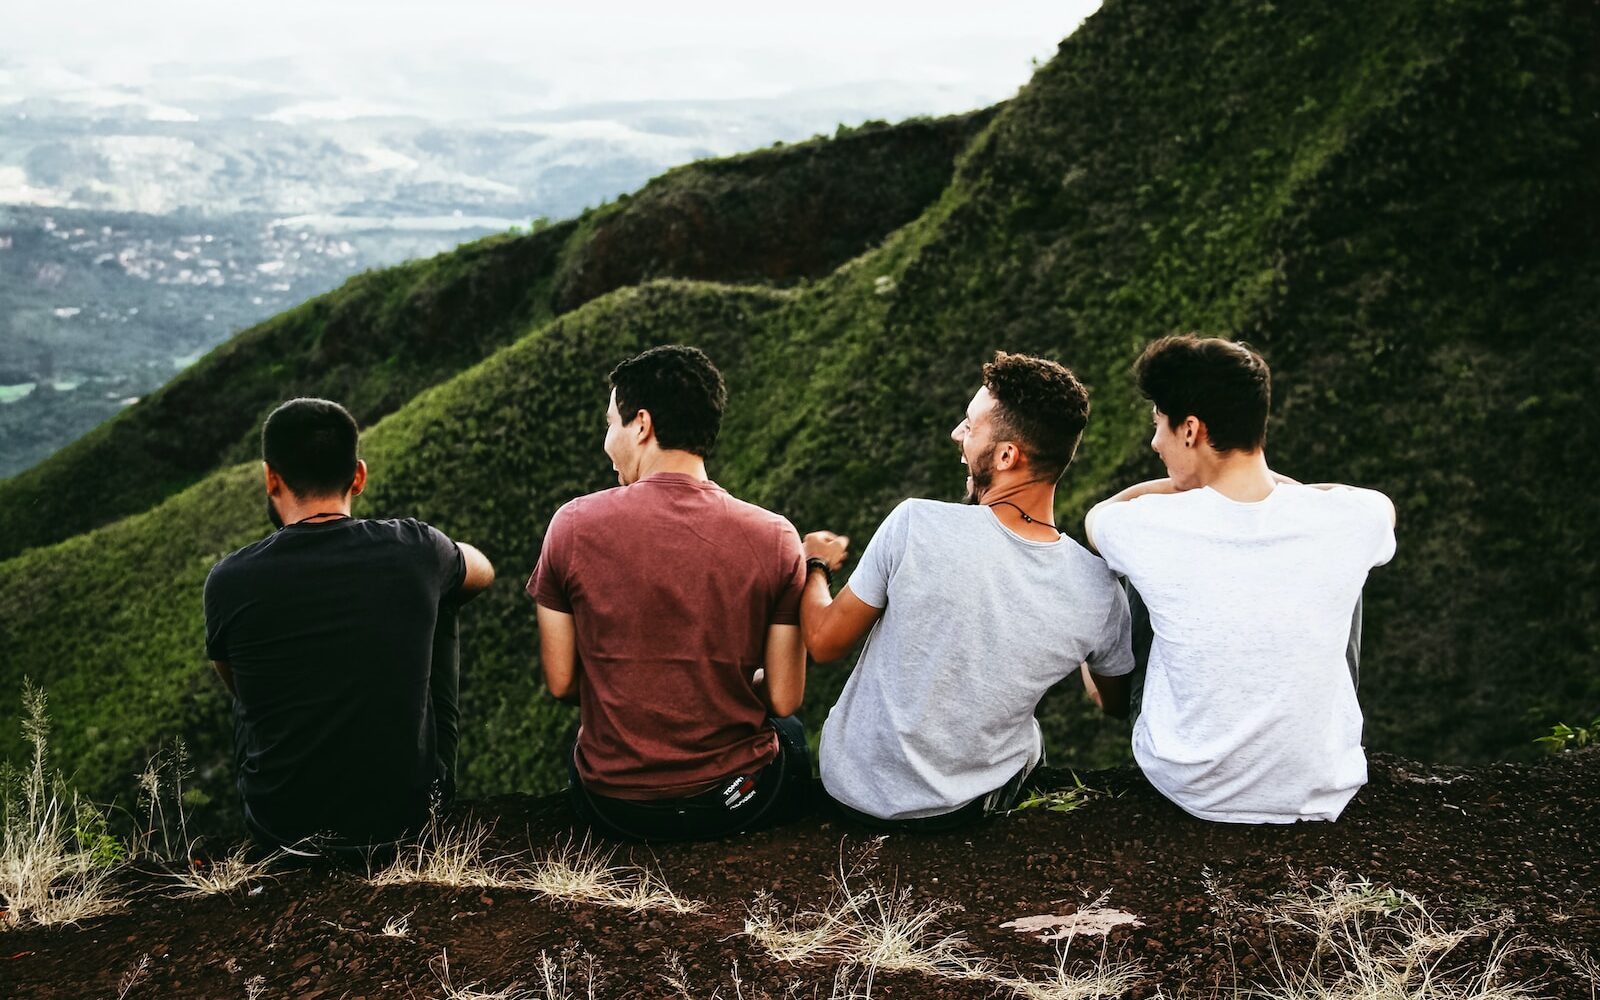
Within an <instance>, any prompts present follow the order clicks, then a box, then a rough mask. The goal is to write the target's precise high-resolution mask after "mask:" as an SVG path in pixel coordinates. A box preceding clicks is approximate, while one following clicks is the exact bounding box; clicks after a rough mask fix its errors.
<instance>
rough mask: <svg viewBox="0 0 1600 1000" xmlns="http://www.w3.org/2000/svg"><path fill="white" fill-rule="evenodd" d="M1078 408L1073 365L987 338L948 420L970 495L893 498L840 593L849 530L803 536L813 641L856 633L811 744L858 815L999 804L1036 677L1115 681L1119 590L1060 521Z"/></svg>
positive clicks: (884, 820) (1030, 761) (1022, 770)
mask: <svg viewBox="0 0 1600 1000" xmlns="http://www.w3.org/2000/svg"><path fill="white" fill-rule="evenodd" d="M1088 415H1089V396H1088V392H1087V391H1086V390H1085V389H1084V387H1083V385H1082V383H1080V382H1079V381H1078V379H1077V378H1076V377H1075V376H1074V375H1073V374H1072V372H1071V371H1070V370H1068V369H1067V368H1065V367H1063V366H1062V365H1059V364H1057V363H1056V362H1054V361H1049V360H1046V359H1044V358H1035V357H1027V356H1025V355H1020V354H1004V353H1002V354H997V355H996V356H995V359H994V360H993V361H992V362H990V363H989V364H987V365H985V366H984V368H983V386H982V387H981V388H979V389H978V391H977V393H976V394H975V395H974V396H973V397H972V401H971V402H970V403H968V405H967V411H966V414H965V416H964V417H963V418H962V420H961V422H960V423H959V424H957V425H956V427H955V429H954V430H953V431H951V434H950V436H951V438H952V439H953V440H954V441H955V442H956V444H957V445H958V446H959V447H960V449H961V460H962V462H963V463H964V464H965V465H966V467H967V474H968V475H967V484H966V485H967V494H968V500H969V501H970V502H969V503H965V504H960V503H944V502H940V501H937V500H907V501H905V502H904V503H902V504H900V505H899V506H898V507H896V508H895V509H894V511H893V512H892V513H890V514H889V516H888V518H887V519H885V520H884V522H883V524H882V525H881V526H880V527H879V528H878V530H877V531H876V532H875V533H874V534H873V536H872V541H871V542H870V543H868V545H867V549H866V552H865V553H863V554H862V556H861V561H860V563H859V564H858V565H857V566H856V569H855V572H854V573H852V574H851V576H850V582H849V584H848V585H847V586H845V588H844V589H843V590H841V591H840V592H839V596H838V598H837V599H834V598H832V597H831V596H830V594H829V588H828V582H827V580H826V579H825V578H826V577H827V576H828V575H829V573H828V569H829V567H830V566H831V565H838V563H839V562H840V561H841V560H842V557H843V546H844V544H845V541H846V540H845V539H843V538H839V537H836V536H834V535H831V534H829V533H827V532H813V533H812V534H810V535H807V536H806V538H805V552H806V556H807V569H806V574H807V576H806V589H805V592H804V595H803V596H802V598H801V602H800V624H801V628H802V631H803V633H804V636H805V642H806V647H807V648H808V649H809V650H810V652H811V655H812V656H813V657H815V658H816V660H817V661H818V662H819V663H826V662H828V661H830V660H836V659H839V658H840V657H842V656H844V655H845V654H846V653H848V652H849V651H850V650H851V649H852V648H853V647H854V646H855V644H856V643H857V642H858V641H859V640H860V639H861V638H862V637H863V636H866V637H867V643H866V646H865V648H863V649H862V651H861V656H860V658H859V659H858V660H857V661H856V665H855V670H854V671H852V672H851V674H850V679H849V680H848V681H847V682H846V683H845V686H844V691H843V692H842V693H841V694H840V695H839V700H838V702H837V703H835V704H834V706H833V708H832V710H831V711H829V713H828V720H827V722H826V724H824V726H823V727H822V744H821V752H820V755H819V757H820V761H821V770H822V784H823V787H824V788H825V789H827V792H828V795H829V796H830V797H832V798H833V800H834V801H835V802H837V803H838V804H839V805H840V806H841V807H842V809H843V811H844V812H845V813H846V815H849V816H851V817H852V818H853V819H855V820H856V821H858V822H862V823H865V824H867V825H870V826H874V827H878V828H887V829H898V830H921V831H935V830H947V829H954V828H956V827H958V826H962V825H965V824H967V823H971V822H977V821H979V820H982V819H983V818H985V817H987V816H992V815H994V814H995V813H998V812H1003V811H1005V810H1007V809H1009V808H1011V806H1012V805H1014V804H1015V802H1016V800H1017V797H1018V794H1019V793H1020V792H1021V790H1022V786H1023V783H1024V782H1025V781H1026V780H1027V777H1028V775H1029V773H1030V772H1031V771H1032V770H1033V768H1034V767H1036V766H1037V765H1038V763H1039V760H1040V758H1041V756H1042V755H1043V752H1044V750H1043V745H1042V742H1041V738H1040V732H1039V725H1038V723H1037V722H1035V721H1034V715H1033V713H1034V709H1035V708H1036V707H1037V705H1038V703H1039V699H1040V698H1041V697H1043V696H1044V693H1045V692H1046V691H1047V690H1049V688H1050V687H1052V686H1053V685H1054V684H1056V683H1057V682H1058V681H1061V680H1063V679H1067V678H1073V677H1076V675H1077V674H1078V673H1079V669H1080V665H1084V664H1086V665H1087V667H1086V669H1085V673H1086V674H1089V675H1091V676H1092V677H1093V678H1094V680H1095V682H1096V683H1097V684H1098V685H1099V686H1100V688H1101V689H1102V691H1103V692H1105V693H1106V694H1108V695H1109V694H1111V693H1113V692H1118V691H1123V690H1124V688H1125V686H1126V683H1127V682H1126V679H1125V678H1126V675H1127V674H1128V673H1129V672H1131V671H1132V670H1133V665H1134V664H1133V651H1132V648H1131V646H1130V644H1129V615H1128V602H1127V598H1126V596H1125V595H1124V593H1123V591H1122V588H1121V587H1120V586H1119V585H1118V583H1117V578H1116V576H1115V575H1113V574H1112V572H1111V571H1110V570H1108V569H1107V568H1106V564H1105V563H1104V562H1102V561H1101V560H1100V559H1099V558H1098V557H1096V556H1095V555H1093V554H1092V553H1090V552H1088V551H1087V550H1086V549H1084V548H1083V547H1082V546H1080V545H1079V544H1078V543H1077V542H1075V541H1073V540H1072V539H1070V538H1067V537H1065V536H1063V535H1062V534H1061V532H1060V531H1058V530H1057V529H1056V527H1055V524H1054V523H1053V522H1054V520H1055V491H1056V483H1057V481H1058V480H1060V478H1061V476H1062V473H1063V472H1065V471H1066V468H1067V465H1068V463H1070V462H1071V461H1072V456H1073V453H1074V451H1075V450H1076V449H1077V446H1078V440H1079V438H1080V437H1081V436H1082V434H1083V428H1084V423H1085V421H1086V420H1087V419H1088ZM1113 700H1114V699H1113ZM1126 700H1127V698H1126V694H1125V693H1124V694H1123V695H1122V701H1123V703H1124V704H1125V703H1126ZM1102 707H1104V705H1103V706H1102Z"/></svg>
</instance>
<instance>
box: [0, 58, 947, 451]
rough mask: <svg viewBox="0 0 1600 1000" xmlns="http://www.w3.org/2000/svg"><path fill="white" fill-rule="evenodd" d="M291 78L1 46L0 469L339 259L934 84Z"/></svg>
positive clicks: (913, 107) (780, 135) (92, 417)
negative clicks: (611, 96)
mask: <svg viewBox="0 0 1600 1000" xmlns="http://www.w3.org/2000/svg"><path fill="white" fill-rule="evenodd" d="M441 72H442V71H441ZM30 74H31V75H30ZM275 74H276V75H275ZM297 74H298V75H297ZM304 77H305V71H304V70H303V69H296V68H295V67H291V66H281V65H277V64H275V63H274V64H262V65H252V66H248V67H244V68H242V69H239V70H237V71H235V73H234V74H232V75H222V74H220V73H218V72H216V71H212V70H207V69H206V68H204V67H200V68H195V69H191V70H189V71H186V72H173V73H169V74H168V75H166V76H163V77H160V78H158V79H155V80H152V81H147V82H146V83H144V84H142V85H138V86H119V87H106V86H103V85H98V84H96V83H94V81H93V80H91V79H89V78H87V77H84V76H81V75H77V74H74V73H72V72H70V71H68V70H65V69H63V68H61V67H58V66H54V65H53V64H43V65H40V64H37V63H35V64H30V65H27V66H24V65H21V64H18V63H16V62H14V61H13V62H12V63H10V64H7V63H5V62H4V61H0V479H3V478H5V477H8V476H11V475H14V474H16V473H17V472H20V471H22V470H23V469H26V468H28V467H30V466H32V465H33V464H35V463H36V462H38V461H40V460H41V459H43V458H45V457H47V456H48V455H50V454H51V453H53V452H54V451H55V450H56V449H58V448H60V447H61V446H63V445H65V444H66V443H68V442H69V441H72V440H74V439H76V438H77V437H79V436H81V435H82V434H84V433H86V432H88V431H89V430H90V429H92V428H93V427H94V426H96V425H97V424H99V423H100V422H101V421H103V420H105V419H107V418H108V417H110V416H112V415H113V414H114V413H115V412H116V411H117V410H118V409H120V408H121V407H122V406H123V405H126V404H128V403H129V402H131V401H132V400H135V399H138V398H140V397H142V396H144V395H145V394H147V393H149V392H151V391H153V390H154V389H156V388H157V387H159V386H160V385H162V384H164V383H165V382H166V381H167V379H169V378H171V377H172V375H173V374H174V373H175V372H177V371H178V370H180V369H181V368H182V367H183V366H184V365H185V364H186V363H188V362H189V361H192V360H194V359H195V358H196V357H198V356H200V355H201V354H203V353H204V352H205V351H206V350H208V349H209V348H211V347H213V346H215V345H216V344H218V343H220V342H221V341H223V340H224V339H226V338H227V337H228V336H229V335H230V334H232V333H233V332H234V331H236V330H239V329H242V328H244V327H247V326H250V325H252V324H254V323H256V322H258V321H260V320H262V319H264V318H266V317H268V316H271V315H273V314H275V313H277V312H280V311H282V310H283V309H285V308H287V307H289V306H291V305H293V304H294V303H296V302H300V301H304V300H305V299H307V298H310V297H312V296H314V295H317V294H320V293H322V292H325V291H327V290H328V289H330V288H333V287H334V286H336V285H337V284H339V282H341V281H342V280H344V279H345V278H347V277H349V276H350V275H351V274H354V273H356V272H359V271H361V270H364V269H367V268H372V267H381V266H385V265H389V264H394V263H397V262H399V261H402V260H405V259H409V258H413V257H423V256H428V255H431V254H433V253H437V252H439V251H441V250H446V249H449V248H450V247H452V246H455V245H456V244H458V243H460V242H463V241H465V240H469V239H473V238H476V237H480V236H483V235H485V234H488V233H491V232H497V231H505V230H508V229H512V228H514V227H518V226H523V227H530V226H532V225H534V224H536V223H535V220H537V219H541V218H545V217H551V218H561V217H569V216H572V215H575V214H577V213H578V212H579V211H581V210H582V209H584V208H585V207H587V206H592V205H597V204H600V203H602V202H604V201H605V200H607V199H609V198H613V197H616V196H617V195H619V194H621V193H623V192H626V191H631V190H635V189H637V188H639V187H640V186H641V185H642V184H643V183H644V182H645V181H647V180H648V179H649V178H651V177H653V176H655V175H657V174H659V173H661V172H662V171H664V170H666V169H668V168H670V167H672V166H674V165H677V164H681V163H686V162H689V161H693V160H698V159H702V158H706V157H711V156H720V155H725V154H729V153H733V152H737V151H741V150H746V149H750V148H752V147H758V146H764V145H768V144H770V143H774V142H785V141H792V140H795V139H800V138H806V137H809V136H811V135H812V134H813V133H817V132H824V133H830V134H831V133H833V132H834V131H835V130H836V128H837V127H838V126H839V123H841V122H848V123H857V122H860V121H862V120H863V119H864V118H869V117H874V116H881V115H884V114H889V115H891V116H894V117H903V116H905V115H907V114H910V113H912V112H915V111H920V110H925V109H927V108H928V107H929V106H939V105H941V104H944V103H949V102H951V101H952V100H955V99H957V98H956V97H955V95H951V94H941V93H938V92H936V89H935V90H930V88H925V87H924V88H915V87H907V86H904V85H896V84H875V85H863V86H855V87H848V88H845V87H840V88H829V89H824V90H817V91H811V92H806V93H800V94H793V95H788V96H785V97H781V98H770V99H759V100H722V101H718V100H702V101H688V100H677V101H643V102H633V103H606V104H590V105H577V106H566V107H562V108H559V109H555V110H537V111H527V112H523V113H519V114H514V115H512V114H499V115H491V114H490V112H491V111H492V110H493V109H494V107H495V106H496V101H495V100H487V99H486V101H485V115H484V117H483V118H482V119H475V120H468V121H461V120H449V121H445V120H439V119H436V118H430V117H428V116H427V115H426V114H425V112H427V111H428V110H430V108H431V107H432V106H431V105H430V104H428V102H427V101H425V100H422V99H421V98H417V99H410V98H404V97H401V96H399V95H398V94H397V95H396V96H395V97H393V98H392V99H388V100H382V101H380V100H378V99H376V98H373V97H363V96H360V95H362V94H364V93H366V91H364V90H363V89H362V88H361V87H359V86H357V85H356V84H354V83H348V84H341V86H347V87H348V88H349V93H351V94H353V95H355V96H352V97H350V98H348V99H344V100H338V101H336V100H332V99H328V98H326V97H325V96H321V95H323V94H325V93H329V92H332V91H331V90H326V89H324V90H319V89H318V87H319V86H320V87H323V88H328V87H330V86H331V85H330V84H329V83H328V82H327V81H322V82H320V83H317V82H315V81H307V80H306V79H304ZM24 82H25V83H26V84H27V86H25V87H24V86H23V85H22V84H23V83H24ZM526 85H527V86H529V87H530V88H533V93H535V94H537V93H538V88H537V87H536V86H535V85H534V84H533V83H527V84H526ZM435 86H438V84H437V81H436V83H435ZM457 86H460V84H459V83H458V84H457ZM514 86H515V84H514V82H512V81H506V80H502V81H501V83H500V84H499V89H498V90H497V91H495V92H496V93H498V94H500V95H501V97H500V98H499V102H500V103H501V104H502V105H503V104H504V102H506V101H508V100H510V98H509V97H506V96H505V95H507V94H509V93H510V92H512V91H513V90H514ZM491 89H492V88H491ZM410 93H413V94H417V93H422V91H419V90H417V89H416V88H413V90H412V91H410ZM428 93H429V94H434V93H436V91H429V92H428ZM459 96H460V95H457V97H459Z"/></svg>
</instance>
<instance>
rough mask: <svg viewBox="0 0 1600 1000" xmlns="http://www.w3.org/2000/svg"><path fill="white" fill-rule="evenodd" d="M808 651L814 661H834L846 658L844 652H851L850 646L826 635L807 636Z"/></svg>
mask: <svg viewBox="0 0 1600 1000" xmlns="http://www.w3.org/2000/svg"><path fill="white" fill-rule="evenodd" d="M806 652H807V653H810V654H811V659H812V660H813V661H814V662H817V663H833V662H834V661H835V660H842V659H844V654H846V653H848V652H850V647H849V646H846V645H843V644H841V643H839V642H836V641H832V640H829V639H828V638H827V637H825V636H820V635H819V636H807V637H806Z"/></svg>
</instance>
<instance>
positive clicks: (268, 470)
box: [261, 462, 287, 497]
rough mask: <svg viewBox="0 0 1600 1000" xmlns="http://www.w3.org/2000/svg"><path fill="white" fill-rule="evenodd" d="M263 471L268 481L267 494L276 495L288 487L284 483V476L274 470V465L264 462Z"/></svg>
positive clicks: (262, 464)
mask: <svg viewBox="0 0 1600 1000" xmlns="http://www.w3.org/2000/svg"><path fill="white" fill-rule="evenodd" d="M261 471H262V474H263V475H264V477H265V478H266V481H267V496H272V497H275V496H277V495H278V494H280V493H282V492H284V490H285V489H287V487H285V486H284V485H283V477H282V476H280V475H278V474H277V473H276V472H274V471H272V466H270V465H268V464H267V463H265V462H262V463H261Z"/></svg>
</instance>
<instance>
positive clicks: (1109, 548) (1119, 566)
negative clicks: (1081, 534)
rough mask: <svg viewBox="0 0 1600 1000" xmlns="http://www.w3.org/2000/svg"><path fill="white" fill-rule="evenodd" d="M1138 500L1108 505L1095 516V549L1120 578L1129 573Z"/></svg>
mask: <svg viewBox="0 0 1600 1000" xmlns="http://www.w3.org/2000/svg"><path fill="white" fill-rule="evenodd" d="M1136 502H1137V501H1136V500H1124V501H1122V502H1120V503H1110V504H1106V505H1105V506H1104V507H1102V508H1100V512H1099V513H1098V514H1096V515H1095V516H1094V547H1095V549H1096V550H1097V551H1098V552H1099V553H1100V558H1102V559H1104V560H1105V561H1106V565H1107V566H1109V567H1111V572H1113V573H1116V574H1118V575H1120V576H1127V575H1128V573H1129V565H1128V563H1129V560H1130V559H1131V557H1132V555H1133V549H1134V543H1133V541H1132V539H1131V537H1130V536H1132V535H1133V533H1134V531H1135V528H1136V524H1137V521H1138V514H1139V512H1138V511H1137V510H1135V509H1134V507H1133V505H1134V504H1135V503H1136Z"/></svg>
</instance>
